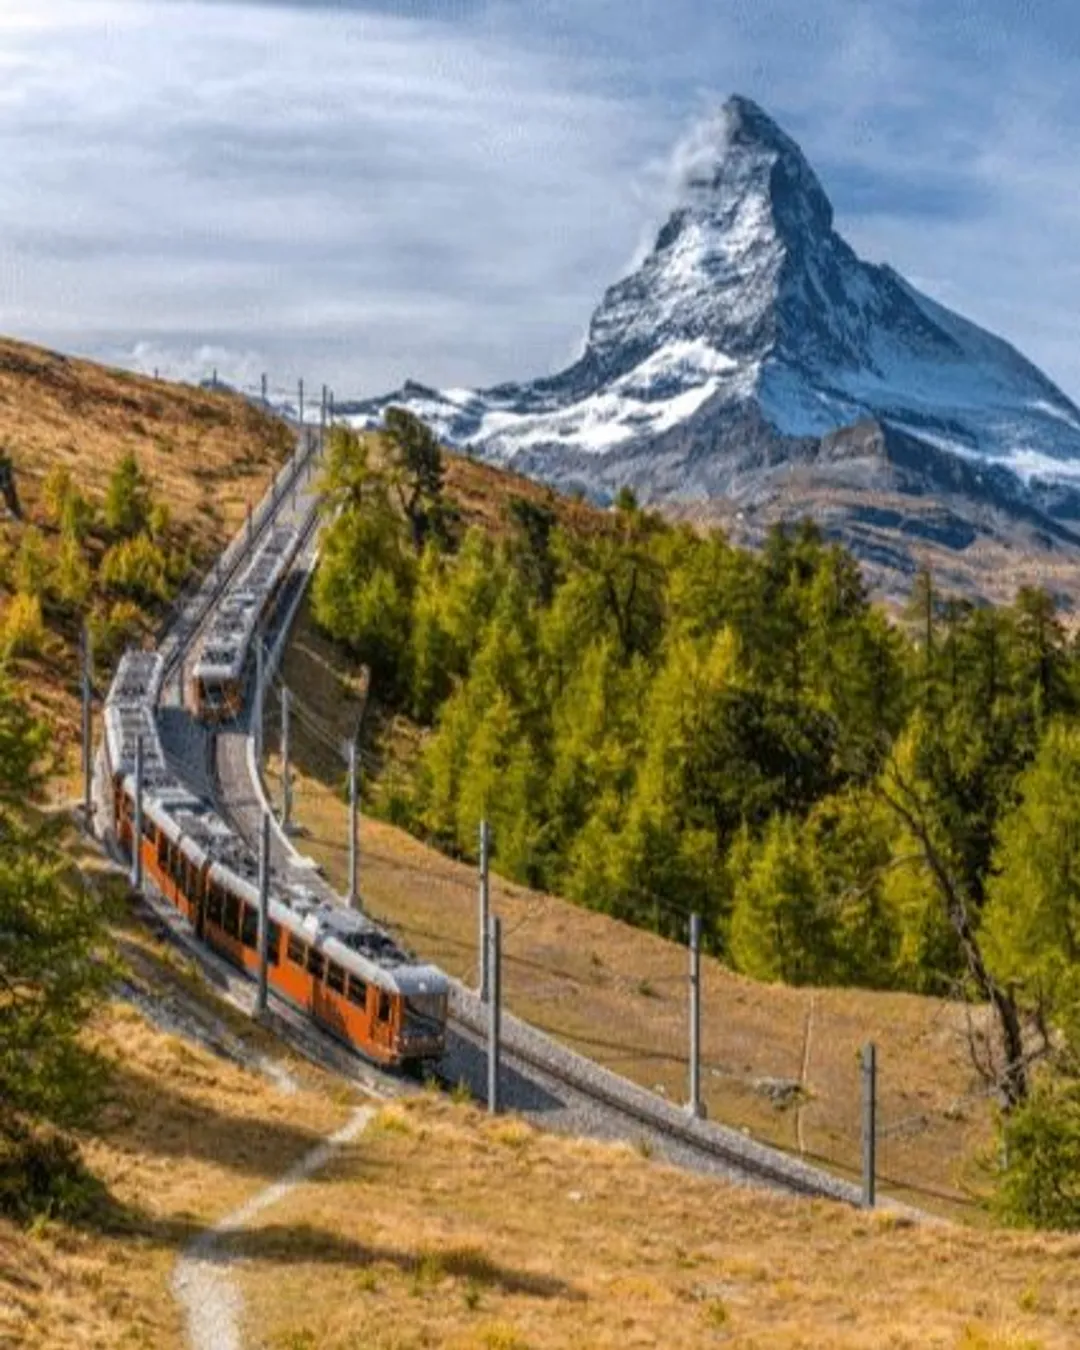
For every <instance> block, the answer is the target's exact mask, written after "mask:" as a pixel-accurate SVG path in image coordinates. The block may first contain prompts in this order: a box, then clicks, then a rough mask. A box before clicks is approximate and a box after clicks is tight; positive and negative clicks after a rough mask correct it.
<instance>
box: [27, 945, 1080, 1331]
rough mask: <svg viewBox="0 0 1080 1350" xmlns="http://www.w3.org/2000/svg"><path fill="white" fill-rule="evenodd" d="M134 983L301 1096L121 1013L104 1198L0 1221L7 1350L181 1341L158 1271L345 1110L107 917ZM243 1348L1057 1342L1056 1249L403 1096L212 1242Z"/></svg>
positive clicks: (86, 1134) (1078, 1327)
mask: <svg viewBox="0 0 1080 1350" xmlns="http://www.w3.org/2000/svg"><path fill="white" fill-rule="evenodd" d="M119 937H120V941H121V943H122V945H123V947H124V949H125V952H126V954H127V956H128V957H129V959H130V960H132V962H133V964H134V966H135V969H136V971H137V977H136V978H137V981H138V983H139V984H140V985H141V986H142V987H143V989H144V990H145V991H146V992H147V993H151V994H153V996H154V998H155V1001H156V1002H157V1003H158V1004H159V1005H161V1004H171V1005H172V1006H173V1007H176V1006H177V1004H178V1001H179V1000H182V999H187V1000H189V1001H190V1002H189V1004H188V1006H190V1007H193V1008H194V1010H195V1012H197V1013H199V1014H200V1015H201V1017H202V1018H203V1019H204V1020H206V1021H207V1022H212V1021H213V1020H214V1018H215V1017H221V1018H224V1019H225V1022H226V1025H227V1029H228V1030H229V1031H230V1033H231V1034H232V1035H233V1036H234V1037H235V1038H236V1039H237V1040H238V1041H239V1042H242V1043H244V1044H246V1045H247V1046H248V1047H249V1048H250V1049H252V1050H254V1051H256V1052H259V1053H262V1054H265V1055H268V1056H271V1057H272V1058H273V1059H274V1061H275V1062H276V1063H277V1064H278V1065H279V1066H280V1067H281V1068H285V1069H287V1070H288V1072H289V1073H290V1074H291V1075H292V1077H293V1078H294V1079H295V1080H296V1081H297V1090H295V1091H293V1092H291V1093H286V1092H285V1091H283V1089H282V1087H281V1086H280V1083H278V1084H276V1083H275V1082H273V1081H271V1080H270V1079H269V1078H268V1077H267V1076H265V1075H264V1074H260V1073H257V1072H254V1071H252V1070H250V1069H247V1068H243V1067H239V1066H238V1065H237V1064H235V1063H230V1062H228V1061H227V1060H224V1059H222V1058H221V1057H220V1056H217V1055H214V1054H212V1053H210V1052H209V1051H207V1050H204V1049H202V1048H200V1047H199V1046H197V1045H193V1044H192V1043H190V1042H189V1041H187V1040H184V1039H181V1038H180V1037H178V1036H176V1035H173V1034H170V1033H169V1032H167V1031H164V1030H161V1029H160V1028H158V1027H156V1026H154V1025H151V1024H149V1023H148V1022H147V1021H146V1020H145V1018H144V1017H143V1016H142V1015H141V1014H140V1013H138V1012H136V1011H135V1010H134V1009H133V1008H131V1007H129V1006H127V1005H124V1004H115V1005H113V1006H110V1007H108V1008H106V1009H104V1010H103V1011H102V1013H101V1014H100V1016H99V1017H98V1018H97V1019H96V1021H95V1023H94V1025H93V1027H92V1029H91V1031H90V1033H89V1039H90V1040H91V1042H92V1043H93V1044H94V1046H95V1047H96V1048H97V1049H98V1051H99V1052H100V1054H101V1056H102V1058H103V1061H104V1063H105V1065H106V1066H107V1068H108V1072H109V1075H110V1088H109V1096H108V1104H107V1107H106V1109H105V1110H104V1112H103V1114H102V1115H101V1117H100V1119H99V1120H98V1121H97V1122H96V1123H95V1124H94V1125H93V1126H89V1127H87V1128H86V1129H85V1130H83V1131H82V1132H81V1134H80V1142H81V1144H82V1147H83V1150H84V1153H85V1156H86V1158H87V1160H88V1162H89V1163H90V1165H91V1166H92V1168H93V1170H94V1172H95V1173H96V1175H97V1176H98V1177H99V1178H100V1180H101V1182H102V1184H103V1187H104V1193H103V1196H102V1198H101V1200H100V1202H99V1205H98V1208H97V1211H96V1213H95V1214H94V1215H93V1216H91V1217H89V1218H87V1219H86V1220H85V1221H84V1222H83V1223H81V1224H80V1225H77V1226H73V1225H69V1224H66V1223H61V1222H56V1221H49V1220H40V1221H38V1222H37V1223H36V1224H35V1225H33V1227H32V1228H30V1229H22V1228H17V1227H16V1226H14V1225H12V1224H11V1223H9V1222H7V1221H0V1346H3V1347H4V1350H7V1348H8V1347H9V1346H10V1347H15V1346H19V1347H25V1348H26V1350H46V1348H48V1350H52V1348H53V1347H57V1346H64V1347H65V1348H67V1347H71V1348H72V1350H83V1348H86V1350H89V1347H94V1350H112V1347H117V1348H119V1347H128V1348H132V1347H139V1346H144V1347H148V1348H149V1347H154V1350H171V1348H172V1347H176V1348H177V1350H178V1348H179V1347H180V1346H181V1345H182V1344H183V1328H182V1323H181V1317H180V1313H179V1310H178V1306H177V1304H176V1302H175V1298H174V1295H173V1292H172V1286H171V1280H172V1276H173V1271H174V1269H175V1264H176V1261H177V1258H178V1256H179V1254H180V1253H181V1252H182V1250H183V1249H184V1248H185V1246H186V1245H187V1244H188V1243H189V1242H190V1241H191V1240H192V1239H193V1238H194V1237H196V1236H197V1235H198V1234H199V1233H201V1232H202V1231H204V1229H205V1227H206V1225H208V1224H209V1223H211V1222H212V1221H213V1220H215V1219H216V1218H218V1217H220V1216H222V1215H224V1214H225V1213H228V1212H230V1211H231V1210H233V1209H234V1208H235V1207H236V1206H237V1205H238V1204H240V1203H242V1202H243V1201H244V1200H245V1199H247V1198H249V1197H252V1196H254V1195H256V1194H258V1193H259V1192H261V1191H262V1190H263V1189H264V1187H266V1186H267V1185H268V1184H270V1183H271V1182H273V1181H274V1180H276V1179H277V1178H278V1177H279V1176H280V1175H281V1174H282V1173H284V1172H285V1171H286V1170H287V1169H288V1168H289V1167H290V1166H292V1165H293V1164H294V1163H295V1162H296V1161H297V1160H298V1159H299V1158H301V1157H302V1156H304V1155H305V1154H306V1153H307V1152H308V1150H309V1149H310V1148H311V1146H312V1144H313V1143H314V1142H315V1141H316V1140H318V1139H319V1138H321V1137H323V1136H324V1135H326V1134H327V1133H328V1132H329V1131H331V1130H333V1129H335V1128H336V1127H337V1126H339V1125H340V1123H341V1122H342V1121H343V1120H344V1119H345V1118H346V1117H347V1116H348V1114H349V1110H350V1107H351V1105H352V1104H353V1102H354V1100H355V1098H354V1094H353V1092H352V1090H351V1089H346V1088H345V1087H343V1086H342V1085H341V1084H340V1083H338V1082H336V1081H334V1080H332V1079H330V1078H328V1077H327V1076H325V1075H323V1074H321V1073H319V1072H318V1071H316V1070H313V1069H312V1068H310V1067H309V1066H307V1065H305V1064H302V1063H298V1062H297V1061H295V1060H294V1059H293V1058H292V1057H291V1056H289V1055H288V1054H286V1053H284V1052H283V1051H282V1050H281V1049H280V1048H279V1047H275V1046H274V1045H273V1044H272V1043H271V1042H269V1041H268V1040H266V1039H265V1038H264V1037H262V1035H261V1034H260V1033H259V1032H258V1031H257V1030H256V1029H254V1028H252V1027H250V1026H249V1025H247V1024H245V1023H243V1022H242V1021H241V1020H240V1019H239V1018H237V1017H236V1016H235V1015H232V1014H230V1013H229V1012H228V1011H227V1010H222V1009H221V1008H220V1007H219V1006H216V1005H215V1004H214V1003H213V1001H212V1000H211V999H210V997H209V996H208V995H207V994H205V993H203V994H199V993H197V992H196V993H192V992H191V991H192V990H193V989H197V985H196V984H193V981H192V978H191V976H190V974H189V973H188V972H187V971H186V970H185V968H184V966H183V963H182V962H180V961H178V959H177V958H176V957H175V956H174V955H172V954H171V953H169V952H168V951H165V950H163V949H161V948H159V947H158V946H157V945H156V944H154V943H153V942H152V941H150V940H149V939H147V938H146V937H145V935H143V934H141V933H140V931H139V929H138V928H137V927H131V928H127V927H122V928H121V931H120V933H119ZM223 1251H224V1253H225V1254H226V1255H230V1256H232V1257H234V1258H239V1259H240V1262H241V1264H240V1265H239V1266H238V1267H236V1278H237V1280H238V1285H239V1288H240V1290H241V1292H242V1294H243V1298H244V1305H245V1310H244V1315H243V1320H244V1331H245V1343H246V1344H250V1345H253V1346H266V1347H273V1348H274V1350H307V1348H308V1347H314V1346H320V1347H325V1348H326V1350H346V1347H349V1348H350V1350H351V1348H352V1347H357V1346H364V1347H370V1348H371V1350H375V1348H376V1347H385V1348H386V1350H389V1347H397V1348H398V1350H404V1347H421V1346H440V1347H442V1346H446V1347H454V1348H456V1350H511V1347H516V1348H517V1350H525V1347H532V1350H549V1348H551V1350H554V1347H563V1346H567V1347H569V1346H590V1347H592V1346H629V1345H656V1344H668V1345H680V1346H688V1347H690V1346H699V1345H700V1346H705V1345H714V1344H718V1343H722V1342H724V1341H726V1342H727V1343H729V1344H735V1345H740V1346H747V1347H749V1346H762V1347H765V1346H768V1347H785V1346H790V1347H794V1346H808V1345H813V1346H824V1345H828V1346H830V1347H867V1348H869V1347H874V1350H877V1347H880V1346H883V1345H886V1344H887V1345H891V1346H896V1347H902V1346H910V1347H916V1346H917V1347H920V1350H922V1348H923V1347H928V1346H942V1347H951V1348H959V1347H964V1350H1007V1348H1008V1350H1020V1347H1026V1348H1027V1350H1033V1348H1034V1347H1043V1348H1044V1350H1051V1348H1052V1347H1062V1348H1064V1347H1066V1346H1071V1345H1074V1344H1076V1340H1077V1337H1078V1336H1080V1290H1078V1288H1077V1286H1076V1284H1075V1282H1074V1281H1073V1282H1070V1281H1069V1280H1068V1279H1067V1278H1066V1277H1067V1275H1068V1273H1069V1272H1070V1270H1071V1269H1072V1268H1073V1267H1074V1266H1075V1263H1076V1260H1077V1258H1078V1257H1080V1244H1078V1243H1077V1241H1076V1240H1075V1239H1072V1240H1065V1239H1058V1238H1053V1237H1039V1238H1035V1237H1023V1236H1013V1235H1005V1234H982V1233H974V1232H970V1231H965V1230H961V1229H956V1228H952V1227H948V1226H945V1227H939V1226H936V1225H934V1226H926V1227H919V1228H916V1227H912V1226H911V1225H910V1224H908V1223H907V1222H906V1221H899V1220H897V1219H895V1218H892V1217H890V1216H888V1215H885V1214H878V1215H874V1216H866V1215H861V1214H858V1213H856V1212H853V1211H850V1210H846V1209H843V1208H839V1207H833V1206H829V1205H826V1204H823V1203H820V1204H819V1203H814V1204H808V1203H801V1202H795V1201H788V1200H782V1199H776V1198H771V1197H768V1196H766V1195H762V1194H760V1193H758V1192H749V1191H744V1190H741V1189H737V1188H732V1187H728V1186H725V1185H723V1184H721V1183H717V1182H713V1181H711V1180H704V1179H694V1178H688V1177H686V1176H683V1175H681V1174H676V1173H673V1172H671V1171H670V1170H668V1169H667V1168H664V1167H661V1166H660V1165H658V1164H656V1163H654V1162H652V1161H650V1160H649V1159H648V1158H646V1157H644V1156H642V1155H641V1153H640V1152H639V1151H638V1150H636V1149H635V1148H633V1147H632V1146H628V1145H617V1146H611V1145H602V1144H596V1143H586V1142H577V1141H572V1140H563V1139H558V1138H555V1137H549V1136H545V1135H543V1134H541V1133H538V1132H537V1131H535V1130H534V1129H532V1128H531V1127H530V1126H528V1125H526V1124H524V1123H523V1122H520V1121H518V1120H516V1119H513V1118H504V1119H500V1120H497V1121H490V1120H488V1119H487V1118H486V1117H484V1116H483V1115H482V1114H481V1113H479V1112H478V1111H476V1110H475V1109H473V1108H471V1107H467V1106H460V1105H455V1104H454V1103H452V1102H450V1101H448V1100H446V1099H438V1098H433V1097H430V1096H427V1095H421V1096H420V1097H418V1098H417V1099H416V1100H415V1101H412V1102H409V1103H395V1104H392V1105H389V1106H387V1107H385V1108H383V1109H382V1111H381V1112H380V1114H379V1115H378V1116H377V1117H376V1119H375V1121H374V1122H373V1124H372V1125H371V1126H369V1128H368V1130H367V1131H366V1132H365V1133H364V1134H362V1135H360V1136H359V1138H358V1139H357V1140H356V1141H355V1142H354V1143H352V1144H350V1145H349V1146H347V1148H346V1149H345V1150H343V1151H342V1152H341V1153H340V1154H338V1155H337V1158H336V1160H335V1161H333V1162H332V1163H331V1165H330V1167H329V1168H328V1169H327V1170H326V1171H325V1172H323V1173H320V1174H318V1175H317V1176H316V1177H314V1178H312V1180H311V1181H309V1182H307V1183H305V1184H304V1185H302V1186H300V1187H299V1188H298V1189H297V1190H295V1191H294V1192H292V1194H291V1195H290V1196H288V1197H287V1198H286V1199H285V1200H284V1201H283V1202H281V1203H280V1204H277V1205H273V1206H271V1207H269V1208H267V1209H265V1210H264V1211H263V1212H262V1213H260V1214H259V1215H258V1216H257V1217H256V1218H255V1219H254V1220H253V1221H252V1222H251V1224H250V1226H249V1227H247V1228H245V1229H243V1230H242V1231H240V1232H238V1233H236V1234H235V1235H234V1236H233V1237H231V1238H230V1239H227V1240H226V1242H225V1244H224V1246H223Z"/></svg>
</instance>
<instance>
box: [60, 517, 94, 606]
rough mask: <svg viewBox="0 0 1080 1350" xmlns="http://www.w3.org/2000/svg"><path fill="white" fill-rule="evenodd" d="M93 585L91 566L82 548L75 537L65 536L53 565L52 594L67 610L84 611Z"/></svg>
mask: <svg viewBox="0 0 1080 1350" xmlns="http://www.w3.org/2000/svg"><path fill="white" fill-rule="evenodd" d="M92 585H93V575H92V573H91V571H90V564H89V563H88V562H87V561H86V558H85V557H84V556H83V551H82V546H81V545H80V543H79V541H78V539H77V538H76V536H75V535H73V534H65V535H64V537H63V538H62V539H61V540H60V548H59V549H58V551H57V555H56V561H55V562H54V564H53V570H52V579H51V590H52V593H53V594H54V595H55V597H56V599H57V600H58V601H59V602H60V604H61V605H63V606H64V607H65V608H67V609H73V610H75V609H82V607H83V606H84V605H85V604H86V601H87V599H88V598H89V595H90V589H91V586H92Z"/></svg>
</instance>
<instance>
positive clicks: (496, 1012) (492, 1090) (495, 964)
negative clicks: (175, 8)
mask: <svg viewBox="0 0 1080 1350" xmlns="http://www.w3.org/2000/svg"><path fill="white" fill-rule="evenodd" d="M488 940H489V942H490V944H491V957H490V964H491V1005H490V1008H489V1012H488V1111H490V1113H491V1114H492V1115H493V1116H495V1115H498V1113H499V1055H500V1049H501V1047H500V1044H499V1036H500V1033H501V1031H502V1027H501V1025H500V1014H501V1011H502V1009H501V1006H500V1004H501V1000H502V922H501V920H500V919H499V916H498V915H497V914H495V915H493V916H492V919H491V931H490V933H489V936H488Z"/></svg>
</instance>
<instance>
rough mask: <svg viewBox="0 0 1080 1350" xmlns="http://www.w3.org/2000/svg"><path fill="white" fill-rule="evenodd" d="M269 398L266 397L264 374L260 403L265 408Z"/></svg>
mask: <svg viewBox="0 0 1080 1350" xmlns="http://www.w3.org/2000/svg"><path fill="white" fill-rule="evenodd" d="M269 402H270V400H269V399H268V398H267V397H266V376H265V375H264V376H263V377H262V405H263V407H264V408H265V407H266V406H267V404H268V403H269Z"/></svg>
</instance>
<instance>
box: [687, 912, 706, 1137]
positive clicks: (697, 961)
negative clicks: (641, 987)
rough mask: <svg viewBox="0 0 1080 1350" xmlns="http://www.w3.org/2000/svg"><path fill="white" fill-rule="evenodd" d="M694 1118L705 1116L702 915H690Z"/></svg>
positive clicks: (692, 1100) (691, 1078)
mask: <svg viewBox="0 0 1080 1350" xmlns="http://www.w3.org/2000/svg"><path fill="white" fill-rule="evenodd" d="M687 1110H688V1111H689V1112H690V1114H691V1115H692V1116H703V1115H704V1114H705V1103H704V1102H703V1101H702V1100H701V915H700V914H691V915H690V1101H689V1102H688V1103H687Z"/></svg>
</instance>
